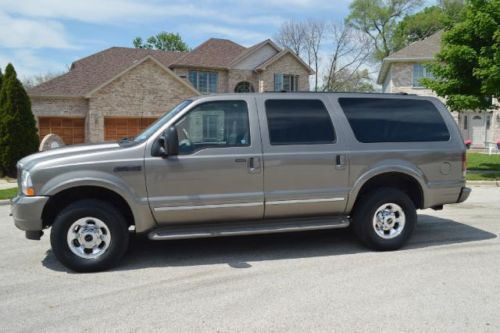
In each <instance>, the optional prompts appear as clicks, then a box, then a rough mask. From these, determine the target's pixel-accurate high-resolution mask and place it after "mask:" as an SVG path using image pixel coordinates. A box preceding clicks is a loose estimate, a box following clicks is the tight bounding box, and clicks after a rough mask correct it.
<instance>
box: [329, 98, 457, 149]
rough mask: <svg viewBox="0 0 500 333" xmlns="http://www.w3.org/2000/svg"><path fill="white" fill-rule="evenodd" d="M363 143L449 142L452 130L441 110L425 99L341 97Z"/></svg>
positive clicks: (340, 99)
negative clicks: (447, 125) (449, 128)
mask: <svg viewBox="0 0 500 333" xmlns="http://www.w3.org/2000/svg"><path fill="white" fill-rule="evenodd" d="M339 104H340V106H341V108H342V110H343V111H344V113H345V115H346V117H347V120H348V121H349V125H350V126H351V128H352V130H353V132H354V135H355V136H356V139H357V140H358V141H360V142H364V143H371V142H432V141H448V140H449V139H450V133H449V131H448V128H447V127H446V124H445V121H444V119H443V117H442V116H441V114H440V113H439V110H438V109H436V107H435V106H434V104H432V103H431V102H429V101H424V100H415V99H414V100H412V99H392V98H339Z"/></svg>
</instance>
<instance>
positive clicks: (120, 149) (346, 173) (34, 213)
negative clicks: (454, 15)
mask: <svg viewBox="0 0 500 333" xmlns="http://www.w3.org/2000/svg"><path fill="white" fill-rule="evenodd" d="M18 171H19V189H20V190H19V191H20V193H19V195H18V196H17V197H16V198H15V199H13V201H12V214H13V217H14V221H15V224H16V226H17V227H18V228H19V229H21V230H24V231H25V232H26V237H27V238H29V239H40V237H41V236H42V234H43V232H42V230H43V229H46V228H49V227H52V230H51V235H50V241H51V245H52V249H53V252H54V254H55V255H56V257H57V258H58V259H59V260H60V261H61V262H62V263H63V264H64V265H66V266H67V267H68V268H70V269H72V270H75V271H82V272H83V271H97V270H103V269H106V268H108V267H110V266H112V265H114V264H116V263H117V262H118V261H119V259H120V258H121V257H122V256H123V254H124V253H125V251H126V249H127V246H128V242H129V237H130V234H131V233H132V232H135V233H144V234H147V235H148V237H149V238H150V239H152V240H167V239H183V238H197V237H214V236H229V235H249V234H261V233H274V232H287V231H300V230H318V229H332V228H346V227H349V226H352V229H353V230H354V232H355V233H356V234H357V235H358V237H359V239H360V240H361V241H362V242H363V243H364V244H366V246H368V247H370V248H372V249H375V250H394V249H398V248H400V247H401V246H403V245H404V244H405V243H406V241H407V240H408V238H409V237H410V235H411V234H412V232H413V230H414V228H415V224H416V222H417V216H416V209H423V208H434V209H441V208H442V207H443V205H444V204H450V203H458V202H463V201H464V200H466V199H467V197H468V196H469V193H470V189H468V188H467V187H465V179H464V175H465V146H464V143H463V141H462V139H461V136H460V133H459V130H458V128H457V126H456V124H455V122H454V120H453V118H452V116H451V115H450V113H449V112H448V111H447V109H446V107H445V106H444V105H443V104H442V103H441V102H440V101H439V100H438V99H436V98H432V97H418V96H403V95H388V94H343V93H264V94H229V95H214V96H204V97H197V98H193V99H189V100H185V101H183V102H182V103H180V104H179V105H178V106H176V107H175V108H174V109H173V110H171V111H170V112H168V113H166V114H165V115H164V116H163V117H161V118H160V119H158V121H156V122H155V123H154V124H152V125H151V126H150V127H149V128H147V129H146V130H145V131H144V132H142V133H141V134H139V135H138V136H136V137H134V138H126V139H123V140H121V141H119V142H116V143H115V142H113V143H103V144H91V145H90V144H89V145H79V146H71V147H66V148H59V149H54V150H50V151H47V152H42V153H37V154H34V155H31V156H28V157H26V158H24V159H22V160H21V161H20V162H19V163H18Z"/></svg>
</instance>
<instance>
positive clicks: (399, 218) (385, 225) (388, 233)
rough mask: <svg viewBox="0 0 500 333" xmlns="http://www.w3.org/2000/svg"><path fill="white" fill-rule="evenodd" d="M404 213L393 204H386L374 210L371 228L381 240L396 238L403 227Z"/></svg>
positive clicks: (399, 207)
mask: <svg viewBox="0 0 500 333" xmlns="http://www.w3.org/2000/svg"><path fill="white" fill-rule="evenodd" d="M405 222H406V218H405V213H404V211H403V208H401V206H399V205H396V204H395V203H386V204H383V205H382V206H380V207H379V208H377V210H375V215H374V216H373V228H374V229H375V232H376V233H377V235H378V236H379V237H381V238H383V239H393V238H396V237H398V236H399V235H400V234H401V233H402V232H403V229H404V227H405Z"/></svg>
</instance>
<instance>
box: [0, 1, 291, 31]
mask: <svg viewBox="0 0 500 333" xmlns="http://www.w3.org/2000/svg"><path fill="white" fill-rule="evenodd" d="M294 1H298V0H294ZM0 3H1V4H2V8H3V10H5V11H7V12H9V13H13V14H17V15H22V16H28V17H38V18H46V19H60V20H76V21H80V22H87V23H101V24H115V23H123V22H142V21H144V20H163V19H165V18H168V17H170V18H172V17H191V18H193V17H194V18H204V19H207V20H217V21H218V22H223V23H234V24H254V25H258V24H270V25H279V24H280V23H281V22H282V21H283V19H282V18H281V17H280V16H276V15H274V16H268V15H248V12H246V11H240V12H238V8H239V5H238V4H237V3H234V2H230V1H225V3H224V4H221V5H220V6H219V8H220V9H213V6H211V7H206V6H203V5H202V4H199V3H195V2H191V3H185V2H179V1H178V2H175V1H169V2H168V3H159V2H151V1H149V2H148V1H132V0H106V1H104V0H85V1H77V0H72V1H68V0H22V1H0ZM223 8H224V10H222V9H223Z"/></svg>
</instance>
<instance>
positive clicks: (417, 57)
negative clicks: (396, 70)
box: [377, 30, 443, 84]
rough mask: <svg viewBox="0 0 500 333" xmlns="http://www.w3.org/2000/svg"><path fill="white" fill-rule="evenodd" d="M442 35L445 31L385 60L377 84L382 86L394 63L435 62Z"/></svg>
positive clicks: (411, 45) (409, 46)
mask: <svg viewBox="0 0 500 333" xmlns="http://www.w3.org/2000/svg"><path fill="white" fill-rule="evenodd" d="M442 35H443V31H442V30H440V31H438V32H436V33H435V34H433V35H431V36H429V37H427V38H425V39H422V40H420V41H417V42H414V43H412V44H410V45H408V46H406V47H405V48H402V49H401V50H399V51H397V52H394V53H392V54H390V55H389V56H388V57H386V58H384V60H383V62H382V67H381V68H380V72H379V75H378V78H377V83H378V84H382V83H383V82H384V80H385V76H386V75H387V72H388V70H389V67H390V64H391V63H393V62H404V61H426V60H433V59H434V57H435V56H436V54H437V53H438V52H439V50H440V49H441V37H442Z"/></svg>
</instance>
